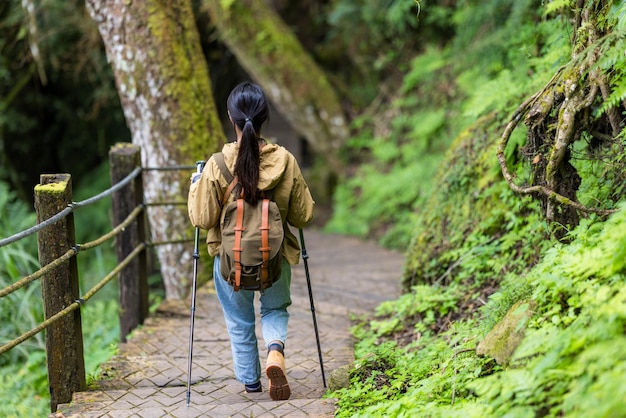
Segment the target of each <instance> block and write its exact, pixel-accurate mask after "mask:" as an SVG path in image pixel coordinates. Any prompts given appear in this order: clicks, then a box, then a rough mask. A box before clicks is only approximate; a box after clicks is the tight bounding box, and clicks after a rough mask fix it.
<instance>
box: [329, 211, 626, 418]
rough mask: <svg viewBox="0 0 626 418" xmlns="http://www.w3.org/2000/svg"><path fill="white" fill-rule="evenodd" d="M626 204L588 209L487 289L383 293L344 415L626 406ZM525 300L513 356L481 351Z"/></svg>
mask: <svg viewBox="0 0 626 418" xmlns="http://www.w3.org/2000/svg"><path fill="white" fill-rule="evenodd" d="M625 207H626V205H622V209H621V210H620V211H619V212H617V213H615V214H614V215H612V216H611V217H610V218H609V219H608V220H607V221H604V222H602V221H600V220H597V219H595V218H593V217H592V218H590V219H587V220H585V221H583V222H582V223H581V224H580V225H579V226H578V227H577V228H576V229H575V230H573V231H572V232H571V233H570V238H571V240H572V241H571V242H570V244H567V245H565V244H559V243H556V244H554V245H553V246H552V247H551V248H550V249H547V250H545V251H544V252H543V254H542V257H541V261H540V262H539V263H538V264H536V265H535V266H534V267H533V268H532V269H530V270H529V271H528V272H527V273H526V274H522V275H519V274H513V273H511V274H509V275H507V276H506V277H505V278H504V280H503V282H502V285H501V287H500V289H499V290H498V291H497V292H495V293H493V294H492V295H491V296H490V297H489V298H488V299H487V300H484V299H483V296H484V295H481V291H480V290H477V289H472V287H471V286H470V285H467V284H454V285H449V286H446V287H439V285H437V284H433V285H420V286H415V287H414V288H413V289H412V292H410V293H407V294H405V295H404V296H402V297H401V298H400V299H398V300H397V301H393V302H386V303H384V304H382V305H381V306H380V307H379V308H378V310H377V312H376V316H375V318H374V319H373V320H370V321H364V322H362V323H361V324H360V325H358V326H356V327H355V331H354V332H355V335H356V336H357V337H358V338H359V340H360V341H359V343H358V344H357V347H356V355H357V359H358V360H357V361H356V363H355V367H354V369H353V370H352V372H351V385H350V387H349V388H348V389H341V390H339V391H336V392H335V393H333V394H332V396H334V397H337V398H339V405H340V409H339V411H338V413H337V416H338V417H359V416H360V417H370V416H394V417H404V416H406V417H411V416H424V417H444V416H445V417H454V416H459V417H504V416H509V417H537V416H541V417H544V416H545V417H559V416H567V417H621V416H626V385H624V384H623V376H624V373H626V333H625V330H626V210H624V208H625ZM490 245H492V246H497V245H498V244H497V243H496V242H493V243H491V244H490ZM490 257H491V256H490V255H489V254H488V252H485V254H484V255H478V256H477V257H476V259H477V260H475V262H476V263H479V262H484V263H487V262H489V260H490V259H491V258H490ZM488 286H489V285H488ZM467 295H475V300H484V301H485V302H486V303H485V304H484V305H482V306H478V305H477V304H472V303H467V300H468V296H467ZM519 300H533V301H534V302H535V303H536V307H535V311H534V315H533V316H532V318H531V320H530V321H529V322H528V324H527V329H526V336H525V338H524V339H523V341H522V342H521V344H520V346H519V347H518V348H517V350H516V351H515V353H514V355H513V357H512V358H511V360H510V362H509V363H508V364H506V365H503V366H500V365H497V364H496V362H495V361H494V360H493V359H491V358H489V357H480V356H477V355H476V350H475V349H476V345H477V344H478V343H479V342H480V341H481V340H482V339H483V338H484V336H485V335H486V333H487V332H488V331H489V330H490V329H491V328H492V326H493V324H494V323H495V322H496V321H497V320H499V319H500V318H501V317H502V316H503V314H504V312H505V311H506V310H507V309H508V308H509V307H510V306H512V305H513V304H514V303H515V302H516V301H519ZM464 301H465V302H464ZM477 306H478V307H477ZM453 316H454V317H455V318H456V319H455V320H452V321H450V318H452V317H453ZM410 324H414V325H410ZM520 327H522V324H520Z"/></svg>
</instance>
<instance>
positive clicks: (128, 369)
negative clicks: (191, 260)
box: [51, 230, 404, 418]
mask: <svg viewBox="0 0 626 418" xmlns="http://www.w3.org/2000/svg"><path fill="white" fill-rule="evenodd" d="M305 242H306V246H307V250H308V254H309V270H310V275H311V283H312V288H313V296H314V300H315V311H316V317H317V322H318V329H319V333H320V339H321V347H322V353H323V360H324V369H325V375H326V380H327V382H328V380H329V376H330V373H331V372H332V371H333V370H336V369H337V368H338V367H340V366H343V365H346V364H348V363H350V362H351V361H352V360H353V359H354V353H353V340H352V336H351V334H350V330H349V329H350V326H351V325H352V322H351V315H353V314H356V315H359V314H364V313H367V312H371V311H372V310H373V309H374V308H375V307H376V306H377V305H378V304H379V303H380V302H382V301H384V300H388V299H394V298H396V297H397V296H398V295H399V282H400V280H399V279H400V276H401V273H402V267H403V262H404V257H403V256H402V255H401V254H398V253H395V252H390V251H387V250H384V249H381V248H380V247H378V246H377V245H375V244H373V243H372V242H365V241H361V240H358V239H355V238H351V237H344V236H338V235H325V234H323V233H321V232H318V231H315V230H307V231H305ZM291 288H292V300H293V305H292V306H291V308H290V313H291V319H290V321H289V338H288V340H287V346H286V352H285V355H286V359H285V361H286V367H287V375H288V379H289V383H290V386H291V391H292V395H291V398H290V399H289V400H287V401H279V402H274V401H272V400H270V398H269V395H268V392H267V391H266V390H267V388H268V381H267V379H266V378H265V376H264V379H262V384H263V388H264V390H265V391H264V392H263V393H255V394H246V393H244V392H243V386H242V385H241V384H240V383H239V382H237V381H236V380H235V378H234V374H233V369H232V360H231V355H230V343H229V340H228V334H227V332H226V327H225V324H224V319H223V317H222V313H221V308H220V306H219V302H218V300H217V296H216V295H215V289H214V287H213V284H212V283H209V284H207V285H205V286H203V287H201V288H200V289H198V292H197V301H196V316H195V331H194V345H193V369H192V390H191V402H190V405H189V406H186V396H185V395H186V384H187V356H188V348H189V314H190V308H189V301H179V302H167V303H164V304H162V306H161V307H160V308H159V310H158V312H157V314H156V315H153V316H152V317H151V318H149V319H148V320H147V321H146V323H145V325H144V326H143V327H142V328H141V329H139V330H137V331H135V332H134V333H133V336H132V338H130V339H129V341H128V342H127V343H125V344H121V345H120V349H119V354H118V355H117V356H116V357H115V358H113V359H112V360H111V361H110V362H108V363H106V364H104V365H102V366H101V369H102V376H101V379H102V380H101V381H99V382H98V383H97V386H98V389H97V390H93V391H89V392H82V393H76V394H74V399H73V402H72V403H71V404H68V405H60V406H59V408H58V412H57V414H56V415H54V414H53V415H51V416H56V417H67V418H70V417H72V418H74V417H90V418H92V417H93V418H96V417H98V418H104V417H107V418H108V417H111V418H112V417H136V418H159V417H305V416H306V417H332V416H334V411H335V409H336V406H335V401H334V400H333V399H329V398H323V395H324V394H325V393H326V389H324V387H323V384H322V375H321V371H320V366H319V357H318V353H317V345H316V342H315V332H314V328H313V321H312V315H311V306H310V303H309V296H308V291H307V285H306V276H305V272H304V266H303V263H302V262H301V263H300V264H299V265H298V266H296V267H294V268H293V273H292V285H291ZM257 307H258V305H257ZM257 334H258V337H259V346H260V347H263V340H262V338H261V333H260V321H257ZM260 350H261V360H262V363H263V362H264V360H265V349H264V348H260Z"/></svg>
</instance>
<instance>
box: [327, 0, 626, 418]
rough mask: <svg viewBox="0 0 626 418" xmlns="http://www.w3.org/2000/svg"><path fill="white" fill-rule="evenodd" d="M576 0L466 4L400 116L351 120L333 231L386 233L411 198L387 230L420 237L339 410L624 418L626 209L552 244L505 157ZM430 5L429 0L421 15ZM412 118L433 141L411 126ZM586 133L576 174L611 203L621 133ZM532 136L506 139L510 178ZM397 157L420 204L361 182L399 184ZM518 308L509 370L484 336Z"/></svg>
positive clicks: (564, 52)
mask: <svg viewBox="0 0 626 418" xmlns="http://www.w3.org/2000/svg"><path fill="white" fill-rule="evenodd" d="M570 3H571V2H560V1H555V2H547V3H546V5H549V6H548V7H547V9H546V8H543V9H541V10H536V4H535V2H531V1H521V2H513V1H502V0H493V1H487V2H473V1H470V2H459V3H458V4H457V5H456V7H455V9H454V13H452V16H453V22H454V25H455V28H456V30H457V32H456V35H455V37H454V39H452V41H451V42H450V43H449V44H447V45H446V47H444V48H440V47H432V46H425V47H424V53H423V55H420V56H418V57H416V58H415V59H414V60H413V61H412V63H411V65H410V68H409V70H408V71H407V72H406V76H405V78H404V88H403V89H401V90H400V94H399V95H398V96H396V97H395V98H394V100H393V106H392V109H394V111H393V112H391V111H390V112H388V113H387V112H385V113H384V114H383V113H381V115H380V116H379V117H378V118H384V117H386V118H387V120H388V122H387V123H386V124H383V123H382V122H381V121H380V120H376V121H371V120H366V121H363V120H360V121H358V122H359V124H358V125H357V128H359V136H358V137H357V138H358V139H356V140H355V141H353V142H352V143H351V144H350V147H351V148H349V150H348V151H347V153H348V155H351V156H353V158H355V157H354V155H356V156H358V157H356V158H358V161H359V162H364V164H362V165H361V166H360V167H359V168H358V169H357V170H356V171H355V173H356V174H355V175H354V176H352V177H351V178H350V179H349V181H348V182H346V184H344V185H342V186H341V187H340V189H339V191H340V193H341V195H337V196H339V197H340V198H337V199H336V205H337V206H336V208H337V210H336V213H335V216H334V218H333V221H332V222H331V224H330V225H329V226H330V227H332V228H334V229H337V230H341V228H342V227H345V226H347V225H349V226H350V228H352V229H351V230H352V231H355V232H359V233H361V234H363V235H370V236H377V237H379V236H381V234H380V231H381V230H384V231H391V230H394V223H395V222H398V223H401V221H400V220H404V219H408V218H409V217H408V216H407V215H406V214H405V213H395V214H393V215H392V217H391V218H390V217H389V215H388V214H387V211H388V210H389V209H388V208H390V207H392V206H393V204H394V203H396V204H398V207H411V206H412V207H413V208H414V213H413V214H412V215H411V218H412V219H415V220H416V222H415V224H414V225H413V229H412V230H408V229H407V230H406V231H407V232H408V233H409V234H410V236H409V239H408V240H407V239H406V238H403V237H400V238H399V237H397V236H396V237H394V242H396V246H397V247H402V244H399V243H403V242H407V241H408V242H410V245H409V247H408V248H409V251H408V253H407V264H406V271H405V277H404V284H405V290H406V293H405V294H404V295H402V296H401V297H400V298H399V299H398V300H395V301H390V302H386V303H384V304H382V305H381V306H380V307H379V308H378V310H377V311H376V313H375V314H374V316H373V317H372V318H362V319H361V321H360V322H359V324H358V325H357V326H355V327H354V329H353V332H354V334H355V336H356V337H357V339H358V342H357V345H356V350H355V352H356V355H357V361H356V362H355V369H354V371H353V372H352V375H351V386H350V387H349V388H348V389H343V390H340V391H337V392H335V393H332V394H330V396H333V397H337V398H338V399H339V405H340V408H339V411H338V412H337V416H339V417H348V416H350V417H353V416H356V417H359V416H363V417H365V416H367V417H369V416H390V417H412V416H428V417H455V416H458V417H503V416H509V417H536V416H548V417H559V416H568V417H570V416H572V417H587V416H603V417H605V416H606V417H609V416H623V415H624V412H623V411H624V410H625V409H626V401H625V399H626V389H625V387H624V385H623V384H622V383H621V382H622V380H623V379H622V377H621V376H622V375H623V372H624V370H625V368H626V354H625V350H624V349H623V348H624V346H625V342H626V341H625V339H624V329H626V309H625V306H626V291H625V290H624V289H626V286H624V285H625V284H626V283H625V282H626V261H625V260H626V250H625V248H626V211H625V210H624V208H625V207H626V205H625V204H623V203H622V204H621V206H617V207H621V209H620V211H618V212H617V213H615V214H614V215H612V216H611V217H610V218H608V219H603V218H600V217H598V216H595V215H585V216H582V219H581V221H580V224H579V226H578V227H576V228H575V229H573V230H571V231H569V234H568V242H569V243H568V244H567V245H565V244H559V243H557V242H555V241H551V240H550V237H549V231H548V228H547V225H546V224H545V221H544V220H543V217H542V208H541V207H540V205H539V204H538V203H537V202H536V201H534V200H533V199H532V198H531V197H528V196H526V197H521V196H519V195H516V194H515V193H513V192H512V191H511V190H510V188H509V187H508V185H507V184H506V183H505V182H504V181H503V179H502V176H501V172H500V167H499V165H498V161H497V160H496V159H495V155H496V146H497V141H498V138H499V135H500V134H501V131H502V126H503V124H504V123H505V122H506V121H508V118H509V117H510V115H511V113H512V112H513V110H514V109H515V108H516V107H517V106H518V105H519V103H521V102H522V101H523V100H524V99H525V98H527V97H529V96H530V94H532V93H534V92H536V91H538V90H540V89H541V88H542V87H543V86H544V85H545V84H546V82H547V81H548V80H549V79H550V78H551V77H552V76H553V74H554V73H555V72H556V71H557V69H558V68H559V67H560V66H562V65H563V64H565V63H567V62H568V60H569V59H570V54H571V47H570V44H569V43H570V39H571V33H570V32H571V29H570V27H569V23H568V21H567V19H565V18H563V17H562V16H561V14H563V15H564V16H565V17H567V14H568V13H570V11H569V10H568V7H569V6H571V4H570ZM608 4H609V5H611V7H612V8H611V10H610V13H609V14H608V15H607V16H608V17H607V19H604V20H602V19H601V21H599V22H598V27H599V28H601V29H606V28H613V30H608V31H607V32H608V33H609V35H607V37H606V38H605V39H604V40H603V41H602V42H600V43H599V44H598V45H599V46H600V47H601V48H602V51H603V53H602V59H601V60H600V63H601V64H600V67H601V68H602V70H604V71H605V73H606V74H607V77H608V78H607V80H609V81H610V84H611V89H610V94H611V95H614V96H610V97H611V99H610V100H609V102H607V103H605V105H604V106H605V107H604V108H603V109H604V110H603V111H610V109H612V107H614V106H615V105H616V104H617V103H619V102H621V101H622V100H623V97H622V93H621V87H620V86H621V84H623V83H622V80H621V79H622V78H624V76H623V71H622V69H621V67H622V66H624V62H625V60H624V59H623V50H624V48H623V35H622V34H621V33H620V32H621V31H622V30H623V25H624V21H625V19H624V16H626V12H625V11H624V7H626V6H624V4H623V2H619V3H617V4H615V5H613V3H612V2H609V3H608ZM602 5H603V7H604V6H605V5H604V3H603V4H602ZM428 11H429V10H428V5H427V4H422V12H421V13H422V14H421V16H422V17H423V16H426V15H427V14H428ZM441 109H445V111H442V110H441ZM435 115H444V117H443V118H442V119H443V122H442V119H441V118H440V119H437V118H436V117H434V116H435ZM420 116H424V117H423V119H421V118H420ZM593 116H599V115H592V117H593ZM422 123H423V125H422ZM381 125H385V127H386V128H387V130H386V131H385V130H384V129H382V128H381ZM398 127H401V129H398ZM413 129H416V130H418V131H419V132H423V134H421V135H415V136H411V135H410V132H412V130H413ZM520 130H522V131H523V129H520ZM381 132H384V133H385V135H382V134H381ZM379 138H384V139H379ZM453 138H454V139H453ZM582 139H583V140H582V141H580V142H579V143H577V144H576V147H575V148H574V149H573V150H572V160H571V161H572V164H573V165H574V166H575V168H576V171H577V172H578V173H579V175H580V176H581V178H582V183H581V185H580V188H579V191H578V192H579V193H578V197H579V199H580V201H581V202H582V203H584V204H590V205H591V204H593V203H594V202H596V201H598V200H599V201H601V202H602V204H603V205H608V206H611V205H617V202H618V201H620V200H621V201H623V200H624V192H625V189H624V187H625V186H624V185H625V184H626V181H625V180H626V179H625V178H624V176H625V170H624V169H623V167H624V165H623V161H624V146H625V143H624V134H623V132H622V134H621V135H620V136H619V137H617V138H612V139H611V141H607V144H603V149H602V150H599V148H598V145H597V143H595V142H594V141H593V139H592V138H587V137H585V136H584V135H583V138H582ZM525 144H526V132H514V135H513V136H512V137H511V140H510V141H509V142H508V146H507V149H506V150H505V156H506V159H507V162H508V164H509V167H510V168H511V169H512V171H513V173H515V174H516V175H517V176H518V179H517V181H520V182H526V183H527V184H532V181H533V179H532V177H531V176H530V175H529V174H528V173H529V172H532V170H531V167H529V166H530V162H529V161H527V160H525V159H524V158H523V156H522V153H523V147H524V146H525ZM443 148H447V152H446V154H445V155H442V153H441V152H440V151H439V150H440V149H443ZM409 150H411V151H415V153H414V154H411V156H410V157H409V158H406V159H404V158H403V157H404V155H408V154H409V153H410V152H411V151H409ZM350 151H354V153H353V154H350ZM430 159H435V160H438V161H439V162H442V163H441V165H439V166H438V169H437V170H435V171H434V172H433V173H434V174H433V175H431V176H430V177H428V176H426V175H424V174H422V173H421V170H422V167H423V166H424V164H428V162H427V160H430ZM399 167H402V168H403V169H406V170H407V171H412V172H413V173H415V174H414V177H413V178H414V180H413V182H410V183H406V185H409V187H411V188H414V189H417V191H413V192H412V194H411V195H410V197H408V198H409V199H413V200H412V201H411V200H405V201H402V200H401V199H399V196H402V195H401V194H400V193H399V192H398V191H396V193H390V194H384V192H373V191H371V190H368V189H367V187H368V185H369V187H373V188H375V187H391V186H390V185H391V184H392V181H391V179H392V178H394V177H397V176H398V174H397V173H398V172H399V171H398V170H400V168H399ZM380 177H383V179H382V180H381V179H380ZM383 185H384V186H383ZM405 196H406V195H405ZM373 198H376V199H381V198H384V199H394V201H393V202H389V201H388V200H385V201H384V204H381V201H376V202H375V201H373V200H370V199H373ZM380 206H384V210H380V209H381V208H380ZM370 214H375V215H372V216H370ZM383 219H384V222H385V225H384V228H382V227H381V225H380V224H378V220H383ZM382 236H384V235H382ZM519 301H532V302H533V306H535V310H534V314H533V316H532V318H531V319H530V321H528V323H526V324H525V326H526V327H527V328H526V337H525V338H524V339H523V341H522V343H521V345H520V346H519V347H518V348H517V350H516V351H515V353H514V355H513V358H512V359H511V362H510V364H508V365H507V366H505V367H504V366H499V365H497V364H496V363H495V361H494V360H492V359H490V358H488V357H478V356H477V355H476V353H475V347H476V345H477V344H478V343H479V342H480V341H482V340H483V339H484V337H485V335H486V334H487V333H488V332H489V331H490V330H491V329H492V328H493V327H494V326H495V325H496V324H497V323H498V322H499V321H500V320H501V319H502V318H503V317H504V316H505V314H506V313H507V312H508V311H509V310H510V309H511V307H512V306H513V305H514V304H515V303H517V302H519Z"/></svg>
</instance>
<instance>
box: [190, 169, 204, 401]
mask: <svg viewBox="0 0 626 418" xmlns="http://www.w3.org/2000/svg"><path fill="white" fill-rule="evenodd" d="M203 169H204V161H197V162H196V173H202V170H203ZM198 241H200V228H198V227H196V231H195V234H194V244H193V283H192V285H191V319H190V325H189V358H188V359H187V406H189V400H190V398H191V359H192V357H193V326H194V319H195V316H196V282H197V279H198V259H199V258H200V251H199V249H198V247H199V243H198Z"/></svg>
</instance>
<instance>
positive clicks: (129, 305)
mask: <svg viewBox="0 0 626 418" xmlns="http://www.w3.org/2000/svg"><path fill="white" fill-rule="evenodd" d="M109 161H110V170H111V184H112V185H114V184H116V183H119V182H120V181H121V180H123V179H124V178H125V177H126V176H128V175H129V174H130V173H131V172H132V171H133V170H134V169H135V168H137V167H139V166H140V165H141V155H140V149H139V147H138V146H137V145H133V144H131V143H119V144H116V145H114V146H113V147H112V148H111V150H110V151H109ZM142 203H143V181H142V176H141V175H139V176H137V177H136V178H135V180H133V181H131V182H130V183H129V184H128V185H127V186H125V187H123V188H122V189H120V190H118V191H117V192H115V193H113V226H114V227H115V226H117V225H119V224H120V223H121V222H122V221H124V219H126V218H127V217H128V215H129V214H130V213H131V212H132V211H133V210H134V209H135V208H136V207H137V206H138V205H140V204H142ZM145 222H146V217H145V210H144V211H142V212H141V214H140V215H139V216H138V217H137V219H135V221H133V223H132V224H131V225H130V226H129V227H128V228H126V229H125V230H124V231H123V232H122V233H120V234H119V235H118V236H117V242H116V252H117V259H118V261H120V262H121V261H122V260H123V259H124V258H126V256H128V254H130V253H131V252H132V251H133V250H134V249H135V247H137V245H139V243H141V242H145V241H146V223H145ZM119 283H120V338H121V340H122V342H126V336H127V335H128V334H129V333H130V332H131V331H132V330H133V329H135V328H136V327H137V326H138V325H140V324H143V321H144V319H146V317H147V316H148V309H149V305H148V303H149V302H148V266H147V254H146V250H143V251H142V252H141V253H140V255H139V256H138V257H137V258H135V259H134V260H133V261H132V262H131V263H130V264H129V265H128V266H127V267H126V268H124V269H123V270H122V271H121V272H120V276H119Z"/></svg>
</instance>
